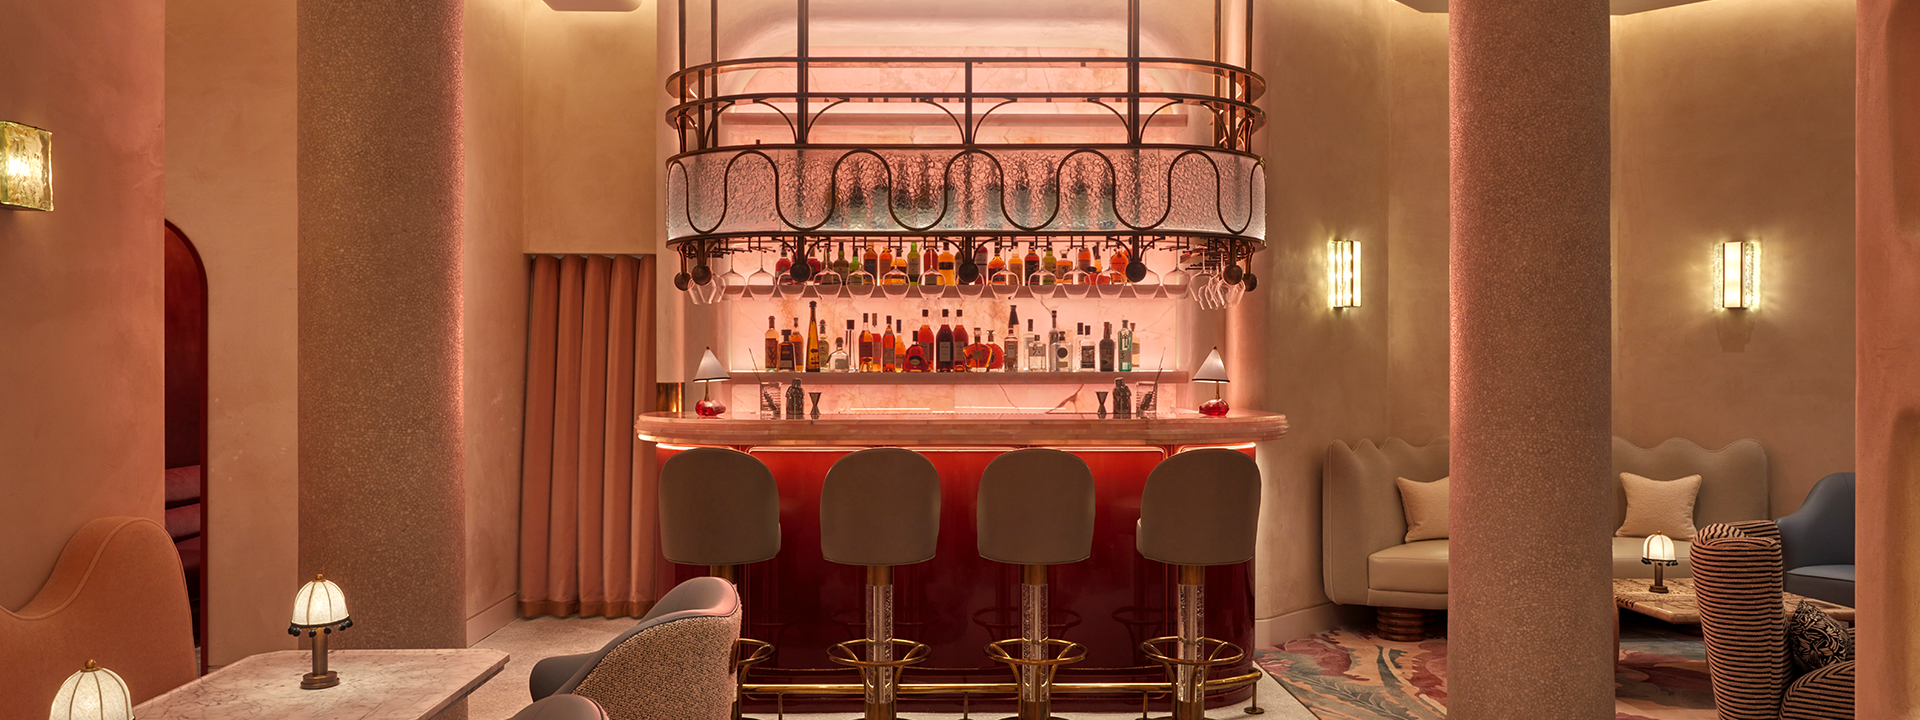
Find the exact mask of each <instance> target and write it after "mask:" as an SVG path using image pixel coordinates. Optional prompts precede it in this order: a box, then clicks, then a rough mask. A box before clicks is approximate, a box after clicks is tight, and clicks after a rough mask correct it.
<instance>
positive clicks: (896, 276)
mask: <svg viewBox="0 0 1920 720" xmlns="http://www.w3.org/2000/svg"><path fill="white" fill-rule="evenodd" d="M908 266H909V263H908V262H907V258H906V256H904V255H895V256H893V265H891V266H890V268H891V269H890V270H889V271H888V272H887V277H888V278H889V280H890V281H889V282H888V283H887V284H888V285H912V284H913V278H912V277H909V276H908V275H907V267H908Z"/></svg>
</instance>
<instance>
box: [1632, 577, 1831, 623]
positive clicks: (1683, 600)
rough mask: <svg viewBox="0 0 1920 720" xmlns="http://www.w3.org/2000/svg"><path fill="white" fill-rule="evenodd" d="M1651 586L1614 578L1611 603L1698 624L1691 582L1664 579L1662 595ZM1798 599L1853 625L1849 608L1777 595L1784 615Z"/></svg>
mask: <svg viewBox="0 0 1920 720" xmlns="http://www.w3.org/2000/svg"><path fill="white" fill-rule="evenodd" d="M1652 583H1653V581H1652V580H1648V579H1644V578H1642V579H1637V580H1635V579H1627V578H1614V579H1613V601H1614V604H1616V605H1619V606H1620V607H1622V608H1625V609H1627V610H1632V611H1633V612H1637V613H1640V614H1642V615H1646V616H1648V617H1653V618H1658V619H1660V620H1665V621H1667V622H1670V623H1673V624H1675V625H1698V624H1700V596H1699V595H1696V594H1694V591H1693V580H1692V579H1690V578H1668V579H1667V581H1666V583H1667V588H1668V589H1669V592H1665V593H1655V592H1647V586H1648V585H1651V584H1652ZM1801 600H1805V601H1807V602H1809V603H1813V606H1814V607H1817V608H1819V609H1820V611H1821V612H1824V613H1826V614H1827V616H1828V617H1831V618H1833V619H1835V620H1839V621H1841V622H1846V623H1850V622H1853V608H1850V607H1847V606H1845V605H1839V604H1835V603H1830V602H1827V601H1825V600H1815V599H1813V598H1809V597H1802V596H1799V595H1795V594H1793V593H1790V592H1783V593H1780V605H1781V607H1783V608H1785V609H1786V611H1787V613H1788V614H1792V613H1793V611H1794V609H1795V608H1798V607H1800V601H1801Z"/></svg>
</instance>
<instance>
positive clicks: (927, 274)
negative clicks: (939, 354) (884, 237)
mask: <svg viewBox="0 0 1920 720" xmlns="http://www.w3.org/2000/svg"><path fill="white" fill-rule="evenodd" d="M920 262H922V263H923V264H922V265H921V266H920V284H922V285H938V284H940V253H937V252H934V249H933V243H931V242H929V243H927V252H926V255H925V256H923V257H922V258H921V259H920ZM927 361H928V362H932V361H933V358H932V357H928V358H927Z"/></svg>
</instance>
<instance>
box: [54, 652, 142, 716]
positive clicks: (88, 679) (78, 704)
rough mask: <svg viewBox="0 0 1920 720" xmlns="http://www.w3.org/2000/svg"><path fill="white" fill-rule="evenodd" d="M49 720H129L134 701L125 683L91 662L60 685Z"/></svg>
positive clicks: (117, 676)
mask: <svg viewBox="0 0 1920 720" xmlns="http://www.w3.org/2000/svg"><path fill="white" fill-rule="evenodd" d="M47 717H48V718H49V719H50V720H132V718H133V698H132V696H131V694H130V693H128V692H127V683H126V681H125V680H121V679H120V676H119V675H115V674H114V672H113V671H112V670H108V669H106V668H103V667H100V666H99V665H97V664H95V663H94V662H93V661H92V660H88V661H87V666H86V667H85V668H82V669H81V670H80V672H77V673H74V674H72V675H68V676H67V681H66V682H63V683H60V692H59V693H58V694H55V695H54V696H53V712H52V713H51V714H49V715H48V716H47Z"/></svg>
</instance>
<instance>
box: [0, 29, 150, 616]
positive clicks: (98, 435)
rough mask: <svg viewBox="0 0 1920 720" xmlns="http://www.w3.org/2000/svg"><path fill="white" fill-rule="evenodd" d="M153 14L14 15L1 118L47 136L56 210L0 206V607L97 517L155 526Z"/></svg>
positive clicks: (21, 598) (4, 46) (13, 604)
mask: <svg viewBox="0 0 1920 720" xmlns="http://www.w3.org/2000/svg"><path fill="white" fill-rule="evenodd" d="M163 23H164V16H163V13H162V6H161V5H160V4H158V3H119V2H106V1H105V0H69V1H66V2H27V3H11V4H9V6H8V8H7V19H6V21H5V22H4V23H0V67H4V68H7V71H6V72H0V119H6V120H11V121H15V122H21V123H26V124H28V125H33V126H36V127H41V128H45V129H47V130H51V131H52V132H53V140H54V142H53V182H54V190H53V192H54V207H55V209H54V211H53V212H51V213H39V212H24V211H8V210H0V308H5V312H0V346H3V347H5V348H6V350H5V351H4V352H0V377H4V378H6V382H4V383H0V408H5V411H4V412H0V458H4V464H5V469H4V470H0V488H4V491H5V495H6V502H5V503H0V548H5V549H4V550H0V553H4V558H5V560H4V562H0V606H4V607H9V608H17V607H20V606H21V605H22V604H24V603H25V602H26V601H27V600H28V599H29V598H31V597H32V596H33V594H34V592H35V591H37V590H39V589H40V585H41V583H43V582H45V581H46V579H47V575H48V573H49V572H50V571H51V570H52V568H53V562H54V559H55V558H56V557H58V556H59V554H60V549H61V548H62V547H64V546H65V545H66V543H67V540H68V538H70V537H71V536H72V535H73V533H74V532H75V531H77V530H79V529H80V527H81V526H82V525H85V524H86V523H87V522H88V521H90V520H93V519H95V518H99V517H104V516H110V515H131V516H137V517H147V518H153V519H154V520H159V519H160V507H161V490H162V489H161V479H162V477H161V471H162V469H163V468H162V467H161V465H162V452H163V443H164V427H163V421H164V416H163V413H164V406H163V390H164V388H163V382H164V380H163V375H162V354H161V353H162V347H161V342H162V334H163V326H162V317H161V285H160V282H161V249H162V244H161V238H162V232H163V225H162V222H163V218H162V214H161V195H162V182H161V168H162V166H163V158H162V148H161V141H162V128H163V120H164V118H163V112H164V111H163V103H164V98H163V96H162V93H163V88H164V76H163V72H162V67H163V64H162V51H163V41H164V35H163V33H164V25H163Z"/></svg>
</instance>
